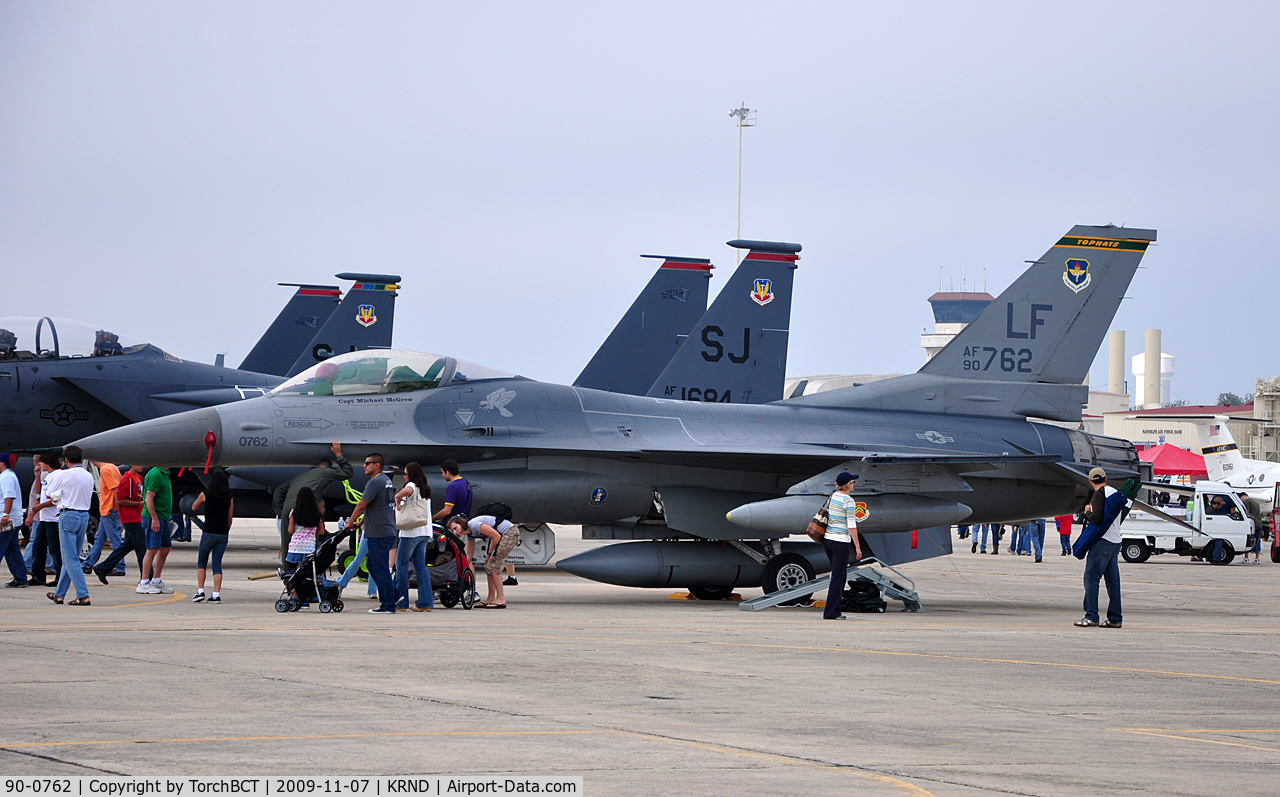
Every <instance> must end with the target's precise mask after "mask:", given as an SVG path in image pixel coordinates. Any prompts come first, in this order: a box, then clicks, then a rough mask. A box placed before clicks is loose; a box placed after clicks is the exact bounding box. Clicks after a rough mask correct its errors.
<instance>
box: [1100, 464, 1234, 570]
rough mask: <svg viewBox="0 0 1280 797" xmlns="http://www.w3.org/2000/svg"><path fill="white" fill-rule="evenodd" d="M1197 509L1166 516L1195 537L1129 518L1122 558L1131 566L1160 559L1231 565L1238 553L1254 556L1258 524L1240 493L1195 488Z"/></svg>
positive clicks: (1155, 521)
mask: <svg viewBox="0 0 1280 797" xmlns="http://www.w3.org/2000/svg"><path fill="white" fill-rule="evenodd" d="M1193 507H1194V508H1193V509H1192V510H1190V511H1186V510H1183V509H1181V508H1180V507H1170V508H1168V510H1167V511H1166V514H1169V515H1172V516H1174V517H1178V516H1179V514H1181V513H1185V514H1186V517H1185V520H1186V522H1187V523H1188V524H1189V525H1191V526H1194V527H1195V529H1196V530H1195V531H1192V530H1191V529H1187V528H1184V527H1182V526H1179V525H1178V524H1176V523H1170V522H1169V521H1167V520H1165V519H1163V518H1160V517H1156V516H1155V515H1150V514H1147V513H1145V512H1141V511H1133V512H1130V513H1129V517H1128V518H1127V519H1126V520H1125V521H1124V524H1123V525H1121V526H1120V531H1121V533H1122V534H1123V535H1124V543H1123V546H1122V547H1121V549H1120V555H1121V556H1123V557H1124V560H1125V561H1126V562H1135V563H1136V562H1145V561H1147V560H1148V559H1150V558H1151V555H1152V554H1156V553H1173V554H1178V555H1179V556H1199V557H1203V558H1204V559H1205V560H1206V561H1208V562H1212V563H1213V564H1215V565H1226V564H1230V563H1231V560H1232V559H1234V558H1235V556H1236V554H1237V553H1241V552H1243V551H1249V550H1253V534H1254V531H1253V523H1252V522H1251V521H1250V520H1249V515H1248V513H1246V512H1245V510H1244V504H1242V503H1241V501H1240V499H1239V498H1238V497H1237V496H1236V490H1234V489H1232V488H1231V487H1230V486H1229V485H1226V484H1223V483H1222V482H1210V481H1202V482H1197V483H1196V492H1195V502H1194V504H1193Z"/></svg>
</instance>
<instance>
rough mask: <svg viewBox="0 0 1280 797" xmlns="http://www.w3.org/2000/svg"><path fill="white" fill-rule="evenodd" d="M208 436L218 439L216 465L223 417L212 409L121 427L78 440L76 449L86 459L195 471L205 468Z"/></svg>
mask: <svg viewBox="0 0 1280 797" xmlns="http://www.w3.org/2000/svg"><path fill="white" fill-rule="evenodd" d="M209 432H213V433H214V435H216V436H217V438H218V442H217V445H216V446H215V447H214V449H213V462H214V464H217V462H218V454H219V453H220V452H221V450H222V416H220V415H219V414H218V411H217V410H216V409H214V408H212V407H207V408H205V409H199V410H192V411H190V412H181V413H178V414H177V415H169V416H166V417H164V418H154V419H152V420H150V421H143V422H142V423H135V424H130V425H129V426H122V427H120V428H119V429H112V430H111V431H109V432H101V433H99V434H95V435H92V436H90V437H86V438H84V439H83V440H77V441H76V445H78V446H80V448H82V449H84V455H85V457H86V458H88V459H96V460H104V461H108V462H118V463H128V464H130V465H135V464H136V465H159V466H161V467H182V466H190V467H195V466H197V465H204V463H205V457H206V456H208V453H209V449H208V448H206V447H205V435H207V434H208V433H209Z"/></svg>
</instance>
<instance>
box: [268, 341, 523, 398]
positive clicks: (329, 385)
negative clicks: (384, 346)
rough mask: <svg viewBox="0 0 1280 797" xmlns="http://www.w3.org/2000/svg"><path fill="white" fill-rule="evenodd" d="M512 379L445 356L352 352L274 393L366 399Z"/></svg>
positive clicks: (512, 377)
mask: <svg viewBox="0 0 1280 797" xmlns="http://www.w3.org/2000/svg"><path fill="white" fill-rule="evenodd" d="M514 378H516V375H515V374H511V373H507V372H505V371H499V370H497V369H494V368H487V367H485V366H483V365H476V364H475V363H469V362H466V361H465V360H457V359H454V358H453V357H445V356H444V355H441V354H428V353H426V352H420V351H398V350H394V349H389V350H376V351H353V352H348V353H347V354H339V355H338V356H336V357H331V358H329V359H328V360H325V361H324V362H322V363H318V364H316V365H313V366H311V367H310V368H308V369H307V370H305V371H303V372H302V373H300V374H298V375H297V376H295V377H293V378H292V379H290V380H288V381H287V382H285V383H284V384H282V385H280V386H279V387H277V388H276V389H274V390H272V391H271V395H273V396H367V395H372V394H378V393H408V392H411V391H415V390H433V389H435V388H438V387H442V386H448V385H456V384H461V383H463V382H475V381H478V380H482V379H514Z"/></svg>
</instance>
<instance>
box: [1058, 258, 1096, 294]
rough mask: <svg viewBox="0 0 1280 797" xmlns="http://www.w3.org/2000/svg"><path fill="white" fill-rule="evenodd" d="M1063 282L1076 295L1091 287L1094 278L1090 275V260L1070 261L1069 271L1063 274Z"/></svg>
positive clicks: (1068, 263) (1068, 264)
mask: <svg viewBox="0 0 1280 797" xmlns="http://www.w3.org/2000/svg"><path fill="white" fill-rule="evenodd" d="M1062 281H1063V282H1064V283H1065V284H1066V286H1067V287H1068V288H1070V289H1071V290H1072V291H1074V292H1075V293H1079V292H1080V291H1082V290H1084V289H1085V288H1087V287H1089V283H1090V282H1092V281H1093V277H1092V276H1091V275H1090V274H1089V261H1088V260H1068V261H1067V270H1066V271H1064V272H1062Z"/></svg>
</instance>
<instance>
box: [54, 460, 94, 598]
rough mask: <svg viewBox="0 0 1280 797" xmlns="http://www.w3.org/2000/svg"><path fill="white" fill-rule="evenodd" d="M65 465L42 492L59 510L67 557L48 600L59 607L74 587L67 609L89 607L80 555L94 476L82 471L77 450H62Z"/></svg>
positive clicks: (61, 538) (62, 545)
mask: <svg viewBox="0 0 1280 797" xmlns="http://www.w3.org/2000/svg"><path fill="white" fill-rule="evenodd" d="M62 456H63V458H64V459H66V461H67V467H66V469H64V470H60V471H54V472H53V473H50V474H49V476H48V477H47V478H46V479H45V491H46V492H47V493H48V495H49V497H50V498H53V499H54V500H55V501H56V503H57V505H58V508H59V510H60V511H59V513H58V543H59V546H60V548H61V550H62V551H64V552H66V554H67V555H65V556H63V557H62V571H61V572H60V573H59V574H58V585H57V586H56V587H55V588H54V591H53V592H50V593H48V595H47V597H48V598H49V600H51V601H53V602H54V603H62V602H63V598H64V597H65V596H66V594H67V590H68V589H70V588H71V585H72V584H75V587H76V597H75V600H73V601H70V603H69V604H68V605H70V606H89V605H90V603H89V585H88V584H87V583H86V582H85V579H84V570H83V569H81V567H80V556H79V553H80V551H83V550H84V538H85V534H86V533H87V532H88V530H89V505H90V503H91V502H92V501H93V487H94V483H93V474H91V473H89V471H87V470H85V469H84V457H83V455H82V454H81V452H80V446H67V447H66V448H64V449H62Z"/></svg>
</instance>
